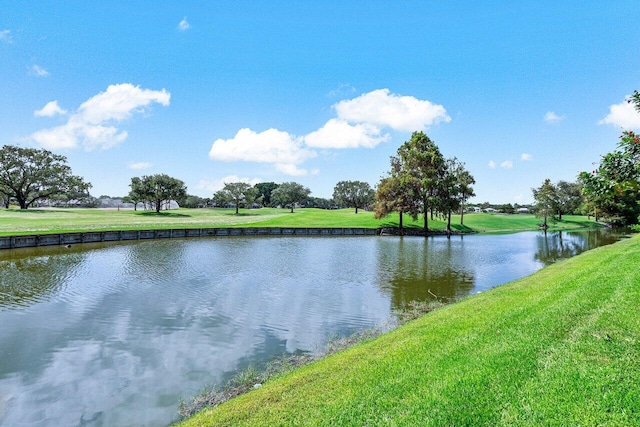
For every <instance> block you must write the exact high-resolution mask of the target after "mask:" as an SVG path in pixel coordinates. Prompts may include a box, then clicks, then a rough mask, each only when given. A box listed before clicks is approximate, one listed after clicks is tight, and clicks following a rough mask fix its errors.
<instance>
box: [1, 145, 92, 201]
mask: <svg viewBox="0 0 640 427" xmlns="http://www.w3.org/2000/svg"><path fill="white" fill-rule="evenodd" d="M90 188H91V184H90V183H88V182H85V181H84V179H83V178H82V177H80V176H76V175H73V174H72V173H71V168H70V167H69V166H68V165H67V158H66V157H64V156H60V155H58V154H53V153H52V152H50V151H47V150H38V149H35V148H21V147H16V146H13V145H5V146H3V147H2V148H1V149H0V193H2V195H3V198H4V199H10V198H14V199H15V200H16V202H17V203H18V205H20V209H27V208H28V207H29V206H31V205H32V204H33V203H35V202H36V201H38V200H41V199H49V198H56V197H62V196H65V195H67V196H78V197H87V196H88V195H89V189H90ZM67 198H69V197H67ZM5 206H6V205H5Z"/></svg>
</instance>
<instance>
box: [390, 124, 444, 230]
mask: <svg viewBox="0 0 640 427" xmlns="http://www.w3.org/2000/svg"><path fill="white" fill-rule="evenodd" d="M398 159H399V161H400V163H401V165H402V166H401V168H400V170H401V172H400V181H401V183H402V185H403V187H404V188H405V190H406V191H408V192H409V194H410V195H411V198H412V203H411V204H410V205H411V211H408V213H410V214H411V216H412V217H413V218H414V219H417V218H418V214H420V213H422V215H424V231H425V233H426V232H428V231H429V219H428V215H429V212H431V213H433V209H435V208H437V206H438V187H439V186H440V185H441V181H442V178H443V177H444V172H445V160H444V157H443V156H442V154H441V153H440V149H439V148H438V146H437V145H436V144H435V143H434V142H433V141H431V139H429V137H428V136H427V135H425V134H424V132H414V133H413V134H412V135H411V139H410V140H409V141H407V142H405V143H404V144H403V145H401V146H400V148H398Z"/></svg>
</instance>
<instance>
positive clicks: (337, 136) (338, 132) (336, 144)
mask: <svg viewBox="0 0 640 427" xmlns="http://www.w3.org/2000/svg"><path fill="white" fill-rule="evenodd" d="M390 138H391V136H390V135H388V134H385V135H380V129H379V128H378V127H377V126H375V125H373V124H371V123H357V124H355V125H352V124H349V123H347V122H346V121H344V120H340V119H331V120H329V121H328V122H327V123H325V125H324V126H323V127H321V128H320V129H318V130H317V131H314V132H311V133H310V134H308V135H306V136H305V137H304V142H305V143H306V144H307V145H308V146H309V147H317V148H357V147H368V148H373V147H375V146H376V145H378V144H380V143H381V142H384V141H388V140H389V139H390Z"/></svg>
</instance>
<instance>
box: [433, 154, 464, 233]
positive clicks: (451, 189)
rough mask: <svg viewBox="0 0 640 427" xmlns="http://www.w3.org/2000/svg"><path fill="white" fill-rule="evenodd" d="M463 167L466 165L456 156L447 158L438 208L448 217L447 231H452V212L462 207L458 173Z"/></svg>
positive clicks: (439, 189) (439, 191)
mask: <svg viewBox="0 0 640 427" xmlns="http://www.w3.org/2000/svg"><path fill="white" fill-rule="evenodd" d="M463 169H464V166H463V165H462V163H460V162H459V161H458V159H456V158H455V157H454V158H452V159H447V160H446V162H445V168H444V174H443V176H442V180H441V181H440V185H439V188H438V208H439V209H440V211H441V212H442V213H443V214H445V216H446V217H447V233H451V212H453V211H455V210H458V208H459V207H460V186H459V183H458V175H459V174H460V172H461V171H462V170H463Z"/></svg>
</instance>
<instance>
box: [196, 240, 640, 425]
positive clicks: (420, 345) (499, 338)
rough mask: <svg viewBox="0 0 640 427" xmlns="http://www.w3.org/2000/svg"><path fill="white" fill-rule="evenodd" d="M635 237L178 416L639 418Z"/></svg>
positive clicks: (297, 421)
mask: <svg viewBox="0 0 640 427" xmlns="http://www.w3.org/2000/svg"><path fill="white" fill-rule="evenodd" d="M638 265H640V236H636V237H634V238H633V239H629V240H626V241H622V242H620V243H617V244H615V245H611V246H606V247H602V248H599V249H595V250H593V251H590V252H587V253H585V254H583V255H580V256H578V257H575V258H572V259H570V260H567V261H563V262H560V263H557V264H554V265H552V266H550V267H548V268H545V269H543V270H541V271H540V272H538V273H535V274H534V275H532V276H529V277H527V278H524V279H520V280H518V281H515V282H513V283H510V284H507V285H504V286H500V287H498V288H495V289H493V290H491V291H488V292H485V293H482V294H480V295H475V296H473V297H470V298H468V299H466V300H464V301H462V302H460V303H456V304H454V305H450V306H447V307H445V308H443V309H439V310H437V311H435V312H433V313H431V314H429V315H427V316H425V317H423V318H421V319H418V320H416V321H413V322H410V323H409V324H407V325H405V326H403V327H401V328H399V329H397V330H395V331H393V332H390V333H388V334H386V335H384V336H382V337H380V338H378V339H375V340H373V341H370V342H367V343H364V344H361V345H359V346H357V347H354V348H352V349H350V350H347V351H345V352H343V353H339V354H337V355H334V356H332V357H329V358H327V359H324V360H322V361H319V362H317V363H313V364H311V365H308V366H306V367H303V368H301V369H299V370H297V371H294V372H293V373H291V374H289V375H286V376H284V377H282V378H279V379H276V380H274V381H273V382H270V383H267V384H266V385H265V386H263V387H262V388H260V389H258V390H254V391H252V392H251V393H249V394H247V395H244V396H241V397H239V398H237V399H234V400H232V401H230V402H227V403H226V404H223V405H222V406H220V407H219V408H215V409H212V410H205V411H204V412H202V413H200V414H199V415H197V416H196V417H194V418H191V419H189V420H187V421H186V422H185V423H184V425H185V426H203V425H233V426H235V425H250V426H259V425H264V426H276V425H283V426H285V425H286V426H290V425H397V426H404V425H406V426H415V425H421V426H422V425H432V426H443V425H491V426H494V425H532V426H534V425H535V426H537V425H616V426H617V425H620V426H628V425H640V387H638V384H639V383H640V357H638V355H639V354H640V315H639V314H640V313H639V312H638V301H640V275H638Z"/></svg>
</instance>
